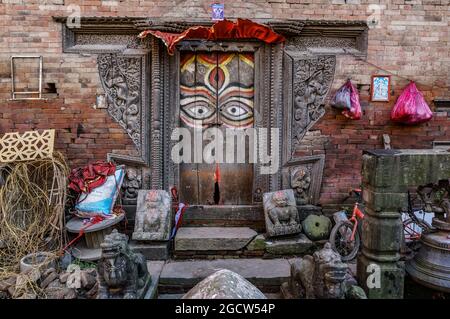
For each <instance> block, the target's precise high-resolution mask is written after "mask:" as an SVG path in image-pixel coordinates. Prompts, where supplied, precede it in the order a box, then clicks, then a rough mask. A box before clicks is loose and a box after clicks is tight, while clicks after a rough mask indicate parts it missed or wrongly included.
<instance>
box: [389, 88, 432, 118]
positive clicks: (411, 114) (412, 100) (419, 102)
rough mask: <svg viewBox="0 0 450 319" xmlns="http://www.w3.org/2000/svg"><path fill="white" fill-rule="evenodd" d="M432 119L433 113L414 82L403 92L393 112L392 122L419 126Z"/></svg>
mask: <svg viewBox="0 0 450 319" xmlns="http://www.w3.org/2000/svg"><path fill="white" fill-rule="evenodd" d="M432 117H433V112H431V110H430V107H429V106H428V104H427V102H426V101H425V99H424V98H423V95H422V93H421V92H420V91H419V90H418V89H417V87H416V84H415V83H414V82H410V83H409V84H408V86H407V87H406V88H405V89H404V90H403V92H402V94H400V96H399V97H398V99H397V102H396V103H395V105H394V108H393V109H392V111H391V120H393V121H395V122H400V123H403V124H410V125H411V124H419V123H423V122H426V121H429V120H430V119H431V118H432Z"/></svg>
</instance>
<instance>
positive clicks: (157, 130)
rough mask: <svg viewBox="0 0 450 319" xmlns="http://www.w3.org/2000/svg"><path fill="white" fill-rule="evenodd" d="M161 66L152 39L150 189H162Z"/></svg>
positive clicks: (163, 87) (159, 55)
mask: <svg viewBox="0 0 450 319" xmlns="http://www.w3.org/2000/svg"><path fill="white" fill-rule="evenodd" d="M162 71H163V65H162V64H161V54H160V47H159V40H158V39H156V38H152V70H151V79H152V83H151V87H152V100H151V124H150V140H151V142H150V157H151V161H150V168H151V182H150V186H151V188H152V189H162V187H163V169H162V166H163V163H162V161H163V158H162V154H163V152H162V147H163V144H162V142H163V139H162V138H161V136H162V131H164V122H163V121H162V118H161V111H162V106H163V98H164V89H166V90H168V89H169V87H165V86H164V83H161V82H162V80H163V78H162Z"/></svg>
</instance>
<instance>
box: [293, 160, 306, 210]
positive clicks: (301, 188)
mask: <svg viewBox="0 0 450 319" xmlns="http://www.w3.org/2000/svg"><path fill="white" fill-rule="evenodd" d="M310 186H311V175H310V173H309V171H308V169H307V168H306V167H298V168H295V169H292V170H291V187H292V189H293V190H295V197H296V200H297V205H306V204H309V201H310V200H309V187H310Z"/></svg>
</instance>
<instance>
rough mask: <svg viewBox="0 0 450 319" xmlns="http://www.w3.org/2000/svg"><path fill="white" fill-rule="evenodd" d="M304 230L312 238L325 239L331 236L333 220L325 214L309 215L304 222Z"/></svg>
mask: <svg viewBox="0 0 450 319" xmlns="http://www.w3.org/2000/svg"><path fill="white" fill-rule="evenodd" d="M302 226H303V232H304V233H305V235H306V236H307V237H308V238H309V239H311V240H314V241H315V240H323V239H328V238H329V237H330V232H331V226H332V225H331V220H330V219H329V218H328V217H326V216H323V215H309V216H308V217H306V219H305V220H304V221H303V223H302Z"/></svg>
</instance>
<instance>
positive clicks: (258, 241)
mask: <svg viewBox="0 0 450 319" xmlns="http://www.w3.org/2000/svg"><path fill="white" fill-rule="evenodd" d="M247 250H266V237H265V236H264V235H263V234H259V235H258V236H256V237H255V238H253V240H252V241H251V242H250V243H249V244H248V245H247Z"/></svg>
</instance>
